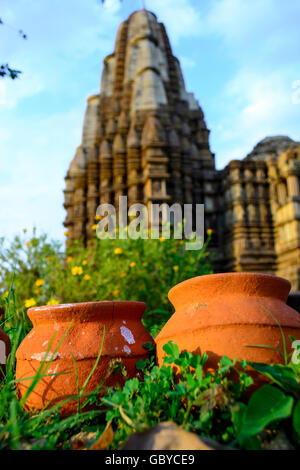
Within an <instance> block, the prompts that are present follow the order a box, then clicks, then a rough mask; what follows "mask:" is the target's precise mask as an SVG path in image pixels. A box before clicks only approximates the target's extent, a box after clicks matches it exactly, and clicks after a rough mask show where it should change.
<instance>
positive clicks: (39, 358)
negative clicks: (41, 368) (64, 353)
mask: <svg viewBox="0 0 300 470" xmlns="http://www.w3.org/2000/svg"><path fill="white" fill-rule="evenodd" d="M58 357H60V354H59V352H57V353H56V354H52V355H51V352H50V353H48V355H47V352H46V351H43V352H41V353H34V354H32V356H31V358H30V359H35V360H36V361H40V362H42V361H43V360H45V361H46V362H50V361H55V359H56V358H58Z"/></svg>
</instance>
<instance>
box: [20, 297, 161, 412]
mask: <svg viewBox="0 0 300 470" xmlns="http://www.w3.org/2000/svg"><path fill="white" fill-rule="evenodd" d="M145 308H146V305H145V304H144V303H142V302H87V303H78V304H66V305H52V306H45V307H35V308H31V309H29V310H28V316H29V318H30V320H31V321H32V323H33V329H32V331H31V332H30V333H29V334H28V335H27V336H26V338H25V339H24V341H23V342H22V343H21V345H20V346H19V348H18V350H17V353H16V357H17V367H16V379H22V378H25V377H31V378H32V377H33V376H34V374H35V373H36V371H37V370H38V368H39V366H40V364H41V361H42V360H43V359H44V357H45V352H46V351H47V348H48V347H49V344H50V341H51V338H53V337H55V339H54V341H53V344H52V346H51V352H52V353H54V351H55V349H56V347H57V345H58V343H59V341H60V340H61V338H62V337H63V335H64V333H65V332H66V330H67V328H68V326H69V325H70V322H72V321H73V323H72V325H71V327H70V330H69V331H68V333H67V335H66V337H65V339H64V341H63V343H62V344H61V346H60V348H59V350H58V352H57V353H56V354H49V355H48V358H47V359H48V360H49V359H51V356H52V357H53V356H54V357H53V361H52V362H51V363H50V364H49V367H48V369H47V370H46V371H45V374H51V373H52V374H60V373H62V372H64V373H65V372H67V373H68V374H67V375H50V376H48V377H43V378H42V379H41V380H40V382H39V383H38V384H37V385H36V386H35V388H34V390H33V392H32V393H31V394H30V396H29V397H28V399H27V402H26V408H27V409H31V410H39V409H41V408H43V407H44V406H45V405H47V404H48V403H49V402H50V401H51V403H52V404H55V403H57V402H59V401H61V400H63V399H66V398H67V397H69V396H72V395H76V394H77V385H76V374H75V368H74V361H73V359H72V354H73V356H74V358H75V360H76V364H77V370H78V379H79V387H80V388H81V387H82V385H83V384H84V382H85V380H86V379H87V377H88V375H89V373H90V371H91V370H92V368H93V366H94V364H95V361H96V359H97V356H98V354H99V351H100V347H101V343H102V338H103V331H104V326H105V336H104V344H103V350H102V355H101V358H100V361H99V363H98V365H97V368H96V369H95V372H94V373H93V375H92V377H91V379H90V381H89V382H88V385H87V386H86V388H85V390H84V392H90V391H93V390H94V389H95V388H96V386H97V385H98V384H99V383H100V382H101V381H102V380H103V379H105V385H106V386H111V385H114V384H116V383H122V382H123V381H124V379H123V376H122V374H121V372H119V373H118V374H116V375H110V376H109V377H108V378H107V374H108V370H109V366H110V365H111V363H112V362H113V361H114V360H117V359H120V358H121V359H122V361H123V364H124V365H125V367H126V369H127V373H128V377H129V378H131V377H134V376H135V375H136V374H137V370H136V367H135V363H136V361H137V360H138V359H145V358H146V357H147V356H148V353H147V350H146V349H145V348H143V344H144V343H146V342H148V341H153V340H152V337H151V336H150V335H149V333H148V332H147V331H146V329H145V328H144V326H143V325H142V323H141V317H142V314H143V312H144V311H145ZM30 383H31V380H28V381H27V380H26V381H23V382H19V383H18V385H17V386H18V392H19V395H20V396H24V393H25V392H26V390H27V387H28V386H29V385H30ZM85 399H86V398H85ZM85 399H84V400H85ZM76 406H77V402H76V401H74V400H73V401H71V402H69V403H67V404H64V405H63V408H62V411H61V413H62V414H63V415H67V414H71V413H73V412H74V411H75V409H76Z"/></svg>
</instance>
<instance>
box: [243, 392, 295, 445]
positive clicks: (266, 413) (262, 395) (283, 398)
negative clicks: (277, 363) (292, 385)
mask: <svg viewBox="0 0 300 470" xmlns="http://www.w3.org/2000/svg"><path fill="white" fill-rule="evenodd" d="M293 403H294V399H293V398H292V397H289V396H287V395H285V394H284V393H283V392H282V391H281V390H279V389H277V388H275V387H273V386H272V385H263V386H262V387H261V388H259V389H258V390H256V392H254V393H253V395H252V396H251V398H250V400H249V404H248V407H247V410H246V412H245V416H244V422H243V426H242V432H241V436H240V437H243V438H244V437H249V436H254V435H255V434H258V433H259V432H261V431H262V430H263V429H265V427H266V426H268V424H270V423H272V422H273V421H276V420H278V419H285V418H288V417H289V416H290V415H291V413H292V408H293Z"/></svg>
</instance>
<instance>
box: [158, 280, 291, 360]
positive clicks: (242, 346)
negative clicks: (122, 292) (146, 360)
mask: <svg viewBox="0 0 300 470" xmlns="http://www.w3.org/2000/svg"><path fill="white" fill-rule="evenodd" d="M290 288H291V284H290V282H289V281H287V280H286V279H283V278H280V277H276V276H272V275H268V274H252V273H227V274H210V275H206V276H199V277H195V278H192V279H189V280H187V281H184V282H181V283H180V284H178V285H177V286H175V287H173V288H172V289H171V290H170V292H169V299H170V301H171V302H172V304H173V305H174V307H175V309H176V311H175V313H174V315H173V316H172V317H171V318H170V320H169V321H168V322H167V324H166V325H165V326H164V328H163V329H162V330H161V332H160V333H159V335H158V336H157V338H156V340H155V342H156V344H157V357H158V362H159V365H162V363H163V357H164V355H165V353H164V351H163V349H162V348H163V346H164V344H165V343H167V342H168V341H170V340H172V341H174V342H175V343H177V344H178V346H179V348H180V350H181V351H183V350H187V351H190V352H193V353H198V354H203V353H204V352H205V351H206V352H207V354H208V361H207V367H210V368H216V367H217V364H218V361H219V360H220V358H221V357H222V356H224V355H226V356H228V357H230V358H231V359H234V358H237V359H244V360H249V361H255V362H265V363H269V364H273V363H282V362H283V357H282V356H281V354H280V353H279V352H276V351H274V350H272V349H267V348H253V347H248V346H247V345H269V346H273V347H276V348H279V349H280V350H281V351H283V342H282V336H281V333H280V329H279V327H278V324H277V323H276V320H277V322H278V323H280V325H281V327H282V329H283V331H284V335H285V338H286V342H287V349H288V353H290V352H291V351H292V349H291V341H290V339H289V335H292V336H293V337H294V338H296V339H299V338H300V322H299V320H300V315H299V314H298V312H296V311H295V310H293V309H292V308H290V307H289V306H288V305H286V300H287V296H288V293H289V291H290ZM275 318H276V319H275Z"/></svg>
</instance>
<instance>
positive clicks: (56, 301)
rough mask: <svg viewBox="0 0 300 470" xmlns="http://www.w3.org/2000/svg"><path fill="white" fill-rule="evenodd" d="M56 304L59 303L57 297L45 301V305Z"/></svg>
mask: <svg viewBox="0 0 300 470" xmlns="http://www.w3.org/2000/svg"><path fill="white" fill-rule="evenodd" d="M58 304H59V300H57V299H50V300H48V302H47V305H58Z"/></svg>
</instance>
